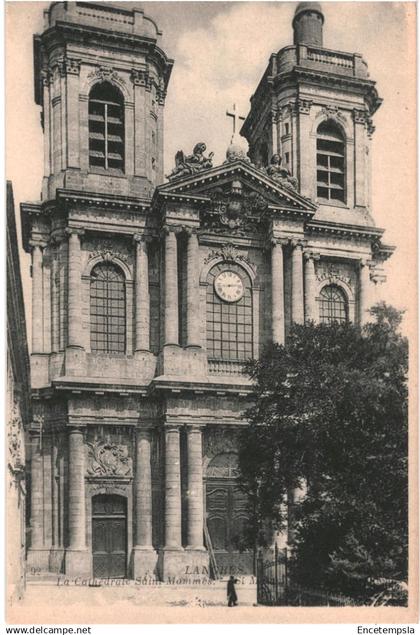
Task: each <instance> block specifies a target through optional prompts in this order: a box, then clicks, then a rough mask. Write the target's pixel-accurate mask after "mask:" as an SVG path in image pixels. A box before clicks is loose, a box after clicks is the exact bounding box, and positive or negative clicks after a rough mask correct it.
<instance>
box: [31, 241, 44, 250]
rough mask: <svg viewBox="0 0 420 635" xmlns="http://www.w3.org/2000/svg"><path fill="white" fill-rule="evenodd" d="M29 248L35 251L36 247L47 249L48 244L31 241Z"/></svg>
mask: <svg viewBox="0 0 420 635" xmlns="http://www.w3.org/2000/svg"><path fill="white" fill-rule="evenodd" d="M29 246H30V247H32V249H34V248H35V247H39V248H40V249H45V247H46V246H47V243H46V241H44V240H30V241H29Z"/></svg>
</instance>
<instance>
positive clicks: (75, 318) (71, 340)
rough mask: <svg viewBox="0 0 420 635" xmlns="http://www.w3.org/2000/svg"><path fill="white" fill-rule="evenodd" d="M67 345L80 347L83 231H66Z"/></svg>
mask: <svg viewBox="0 0 420 635" xmlns="http://www.w3.org/2000/svg"><path fill="white" fill-rule="evenodd" d="M68 234H69V255H68V281H69V294H68V345H69V346H77V347H80V348H81V347H82V344H81V342H82V336H81V335H82V334H81V330H82V320H81V313H82V312H81V301H80V300H81V298H80V287H81V271H80V236H81V234H83V230H80V229H68Z"/></svg>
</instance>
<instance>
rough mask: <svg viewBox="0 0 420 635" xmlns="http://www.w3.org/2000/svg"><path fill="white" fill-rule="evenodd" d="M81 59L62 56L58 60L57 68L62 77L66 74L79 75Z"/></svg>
mask: <svg viewBox="0 0 420 635" xmlns="http://www.w3.org/2000/svg"><path fill="white" fill-rule="evenodd" d="M81 62H82V60H80V59H74V58H70V57H62V58H61V59H60V60H58V64H57V65H58V70H59V72H60V75H61V76H62V77H65V76H66V75H80V65H81Z"/></svg>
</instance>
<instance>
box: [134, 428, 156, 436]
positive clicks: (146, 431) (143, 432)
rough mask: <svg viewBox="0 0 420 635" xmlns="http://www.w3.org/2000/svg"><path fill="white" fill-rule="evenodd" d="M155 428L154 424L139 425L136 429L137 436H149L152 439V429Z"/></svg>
mask: <svg viewBox="0 0 420 635" xmlns="http://www.w3.org/2000/svg"><path fill="white" fill-rule="evenodd" d="M153 430H154V426H153V425H148V426H143V425H142V427H141V428H139V427H137V428H135V429H134V431H135V435H136V436H137V437H147V438H149V439H150V437H151V436H152V431H153Z"/></svg>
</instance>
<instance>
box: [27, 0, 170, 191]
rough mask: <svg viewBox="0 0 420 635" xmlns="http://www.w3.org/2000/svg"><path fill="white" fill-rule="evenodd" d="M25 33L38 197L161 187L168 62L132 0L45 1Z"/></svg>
mask: <svg viewBox="0 0 420 635" xmlns="http://www.w3.org/2000/svg"><path fill="white" fill-rule="evenodd" d="M44 15H45V30H44V32H43V33H42V34H41V35H36V36H35V37H34V59H35V101H36V103H37V104H38V105H39V106H41V109H42V110H41V123H42V127H43V130H44V178H43V186H42V198H43V200H48V199H52V198H54V197H55V192H56V190H57V188H65V189H69V190H78V191H89V192H103V193H108V194H111V193H115V194H119V195H125V196H137V197H141V198H149V197H150V196H151V192H152V191H153V189H154V187H155V186H156V185H158V184H159V183H162V182H163V116H164V104H165V95H166V90H167V86H168V81H169V77H170V74H171V70H172V65H173V61H172V60H170V59H168V58H167V56H166V55H165V53H164V52H163V50H162V49H161V48H160V46H159V44H160V38H161V32H160V31H159V29H158V27H157V25H156V24H155V22H154V21H153V20H152V19H151V18H149V17H147V16H146V15H145V14H144V12H143V10H142V9H141V8H139V7H138V5H137V3H135V2H128V3H125V2H118V3H115V4H113V3H110V2H106V3H101V2H97V3H96V2H53V3H52V4H51V5H50V7H49V9H47V10H46V11H45V14H44Z"/></svg>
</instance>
